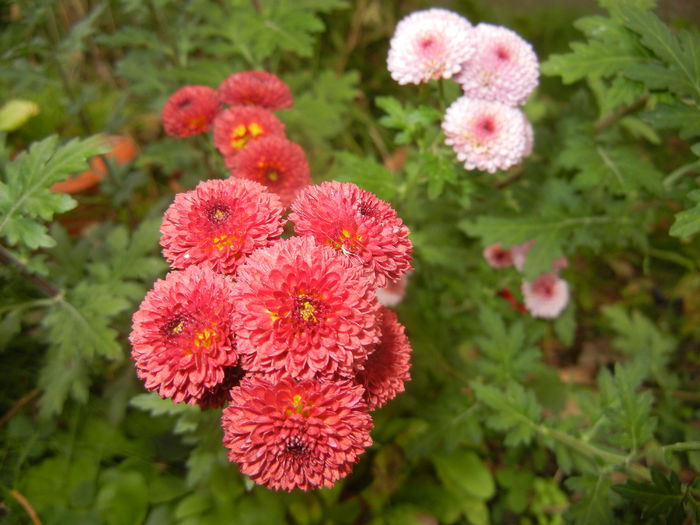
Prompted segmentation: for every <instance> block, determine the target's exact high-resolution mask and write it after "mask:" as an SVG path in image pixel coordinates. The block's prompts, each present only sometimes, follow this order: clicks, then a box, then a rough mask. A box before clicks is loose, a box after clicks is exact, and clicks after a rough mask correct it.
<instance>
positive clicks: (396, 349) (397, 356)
mask: <svg viewBox="0 0 700 525" xmlns="http://www.w3.org/2000/svg"><path fill="white" fill-rule="evenodd" d="M380 317H381V321H380V326H381V336H380V337H381V339H380V341H379V344H378V345H377V348H376V349H375V350H374V352H372V353H371V354H370V356H369V359H367V363H365V367H364V369H362V370H361V371H360V372H359V373H358V374H357V382H358V383H359V384H361V385H362V386H364V387H365V399H366V400H367V406H368V407H369V409H370V410H374V409H376V408H379V407H381V406H384V405H385V404H386V403H387V401H389V400H391V399H394V397H396V394H400V393H401V392H403V391H404V383H405V382H406V381H409V380H410V379H411V374H410V373H409V369H410V368H411V362H410V361H411V344H410V343H409V341H408V337H406V333H405V329H404V327H403V325H402V324H401V323H399V320H398V318H397V316H396V314H395V313H394V312H393V311H391V310H389V309H388V308H382V310H381V312H380Z"/></svg>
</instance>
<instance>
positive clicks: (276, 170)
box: [226, 135, 311, 206]
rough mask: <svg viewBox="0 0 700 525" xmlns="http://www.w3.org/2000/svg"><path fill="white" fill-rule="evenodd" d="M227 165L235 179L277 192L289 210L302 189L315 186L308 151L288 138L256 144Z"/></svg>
mask: <svg viewBox="0 0 700 525" xmlns="http://www.w3.org/2000/svg"><path fill="white" fill-rule="evenodd" d="M226 165H227V167H228V168H229V170H230V171H231V175H232V176H234V177H242V178H244V179H250V180H254V181H256V182H259V183H260V184H263V185H264V186H266V187H267V188H268V189H269V190H270V191H273V192H275V193H276V194H277V195H279V196H280V199H281V200H282V204H284V205H285V206H289V204H291V202H292V201H293V200H294V197H295V196H296V194H297V192H298V191H299V190H300V189H301V188H303V187H304V186H308V185H309V184H311V174H310V173H309V163H308V161H307V160H306V155H305V154H304V150H303V149H301V147H300V146H299V145H298V144H295V143H294V142H291V141H289V140H287V139H286V138H284V137H278V136H274V135H270V136H267V137H263V138H261V139H259V140H255V141H253V142H251V143H250V145H248V146H247V147H245V148H243V150H241V152H240V153H239V154H238V155H236V156H234V157H229V158H228V159H226Z"/></svg>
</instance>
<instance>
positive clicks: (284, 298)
mask: <svg viewBox="0 0 700 525" xmlns="http://www.w3.org/2000/svg"><path fill="white" fill-rule="evenodd" d="M235 302H236V312H235V314H234V324H235V327H236V336H237V339H238V352H239V353H240V355H241V364H242V366H243V368H244V369H245V370H246V371H250V372H261V373H264V374H267V375H269V376H272V377H274V378H276V379H279V378H280V377H283V376H286V375H289V376H291V377H295V378H298V379H310V378H314V377H321V378H324V377H326V378H327V377H332V376H336V375H337V376H341V377H353V376H354V375H355V372H356V370H357V369H359V368H360V367H361V366H362V364H363V363H364V362H365V361H366V359H367V355H368V353H369V352H370V351H371V349H372V348H373V346H374V345H375V344H376V343H377V341H378V340H379V327H378V326H377V322H376V319H375V315H376V312H377V310H378V308H379V303H378V302H377V300H376V298H375V296H374V290H373V288H372V287H371V284H370V281H369V279H368V277H367V275H366V273H365V271H364V270H363V269H362V268H357V267H355V266H352V265H351V264H350V262H349V261H348V260H347V259H346V258H344V257H339V256H338V254H337V253H336V252H335V251H334V250H332V249H331V248H329V247H327V246H321V245H318V244H316V242H315V241H314V239H313V238H311V237H293V238H290V239H288V240H285V241H279V242H277V243H276V244H273V245H272V246H270V247H268V248H263V249H260V250H257V251H256V252H255V253H253V254H252V255H251V256H250V257H248V259H247V260H246V262H245V264H243V265H242V266H241V267H240V268H239V269H238V275H237V279H236V283H235Z"/></svg>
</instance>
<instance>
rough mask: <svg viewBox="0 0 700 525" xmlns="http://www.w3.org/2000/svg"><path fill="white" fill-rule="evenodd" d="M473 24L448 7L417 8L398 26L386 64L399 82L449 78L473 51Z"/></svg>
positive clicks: (412, 82) (409, 82)
mask: <svg viewBox="0 0 700 525" xmlns="http://www.w3.org/2000/svg"><path fill="white" fill-rule="evenodd" d="M471 35H472V25H471V24H470V23H469V21H468V20H467V19H466V18H463V17H462V16H460V15H458V14H457V13H454V12H452V11H448V10H446V9H439V8H433V9H426V10H423V11H416V12H414V13H411V14H410V15H408V16H406V17H405V18H403V19H402V20H401V21H400V22H399V23H398V24H397V26H396V30H395V31H394V36H393V37H392V39H391V43H390V46H389V56H388V58H387V66H388V69H389V72H390V73H391V77H392V78H393V79H394V80H396V81H397V82H398V83H399V84H420V83H423V82H428V81H430V80H437V79H438V78H450V77H452V76H453V75H455V74H456V73H457V72H458V71H459V70H460V69H461V67H462V64H463V63H464V62H466V61H467V60H469V58H471V56H472V54H473V53H474V43H473V41H472V37H471Z"/></svg>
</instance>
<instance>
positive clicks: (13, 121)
mask: <svg viewBox="0 0 700 525" xmlns="http://www.w3.org/2000/svg"><path fill="white" fill-rule="evenodd" d="M38 114H39V106H37V105H36V104H35V103H34V102H31V101H29V100H20V99H13V100H8V101H7V102H6V103H5V104H3V106H2V107H1V108H0V131H14V130H16V129H17V128H20V127H22V125H23V124H24V123H25V122H27V120H29V119H30V118H32V117H33V116H34V115H38Z"/></svg>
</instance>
